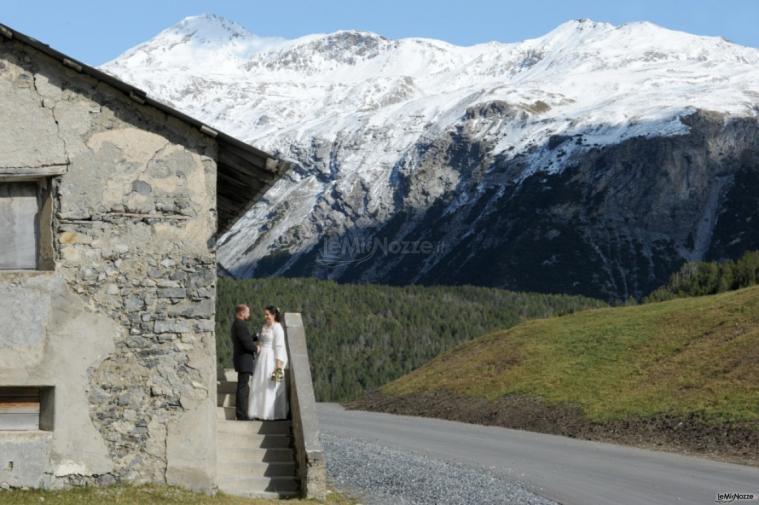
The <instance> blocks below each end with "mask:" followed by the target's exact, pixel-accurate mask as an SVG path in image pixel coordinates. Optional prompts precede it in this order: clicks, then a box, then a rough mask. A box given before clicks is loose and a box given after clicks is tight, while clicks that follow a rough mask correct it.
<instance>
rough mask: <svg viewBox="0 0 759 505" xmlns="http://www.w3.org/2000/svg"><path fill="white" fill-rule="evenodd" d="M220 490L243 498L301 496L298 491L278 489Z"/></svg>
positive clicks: (268, 498)
mask: <svg viewBox="0 0 759 505" xmlns="http://www.w3.org/2000/svg"><path fill="white" fill-rule="evenodd" d="M220 490H221V492H222V493H224V494H226V495H230V496H240V497H243V498H264V499H267V500H278V499H281V498H284V499H291V498H299V497H300V496H301V494H300V491H279V492H276V493H275V492H269V491H257V492H256V491H250V490H244V489H237V488H229V489H227V490H224V489H221V488H220Z"/></svg>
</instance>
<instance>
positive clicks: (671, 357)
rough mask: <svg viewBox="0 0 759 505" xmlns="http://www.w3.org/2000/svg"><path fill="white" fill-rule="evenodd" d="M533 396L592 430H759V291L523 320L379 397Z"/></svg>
mask: <svg viewBox="0 0 759 505" xmlns="http://www.w3.org/2000/svg"><path fill="white" fill-rule="evenodd" d="M435 390H449V391H454V392H456V393H459V394H462V395H465V396H469V397H477V398H482V399H487V400H495V399H497V398H499V397H503V396H504V395H510V394H515V393H516V394H519V393H522V394H527V395H535V396H538V397H541V398H542V399H544V400H546V401H547V402H548V403H556V404H560V403H565V404H566V403H569V404H573V405H577V406H579V407H580V408H581V411H582V413H583V415H584V416H585V418H586V419H588V420H589V421H600V422H603V421H609V420H617V419H629V418H635V417H648V416H652V415H655V414H661V413H666V414H675V415H683V414H690V413H698V414H700V415H703V416H704V417H705V418H707V419H711V420H713V421H715V422H722V421H749V422H750V423H752V424H753V423H758V424H757V425H756V426H757V428H758V429H759V287H751V288H746V289H742V290H738V291H733V292H729V293H723V294H719V295H715V296H706V297H699V298H683V299H677V300H671V301H667V302H661V303H651V304H644V305H638V306H628V307H618V308H604V309H592V310H587V311H583V312H578V313H574V314H570V315H566V316H562V317H554V318H549V319H540V320H532V321H526V322H523V323H521V324H519V325H518V326H515V327H513V328H511V329H509V330H506V331H503V332H497V333H491V334H488V335H485V336H483V337H481V338H479V339H477V340H474V341H472V342H468V343H464V344H462V345H460V346H458V347H456V348H455V349H453V350H452V351H450V352H448V353H445V354H443V355H441V356H439V357H438V358H436V359H434V360H432V361H431V362H429V363H428V364H427V365H425V366H423V367H422V368H420V369H417V370H416V371H414V372H411V373H410V374H408V375H406V376H404V377H402V378H400V379H398V380H396V381H394V382H391V383H389V384H387V385H386V386H384V387H383V388H381V389H380V393H381V394H382V395H384V396H386V397H388V396H389V397H394V396H395V397H399V396H404V395H409V394H414V393H421V392H429V391H435Z"/></svg>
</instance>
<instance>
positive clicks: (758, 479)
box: [318, 403, 759, 505]
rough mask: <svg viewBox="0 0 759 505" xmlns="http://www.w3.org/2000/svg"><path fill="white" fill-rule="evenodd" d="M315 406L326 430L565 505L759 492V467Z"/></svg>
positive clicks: (645, 503) (688, 500) (702, 499)
mask: <svg viewBox="0 0 759 505" xmlns="http://www.w3.org/2000/svg"><path fill="white" fill-rule="evenodd" d="M318 410H319V418H320V424H321V429H322V431H324V432H327V433H331V434H337V435H340V434H345V435H346V436H350V437H353V438H359V439H364V440H370V441H375V442H379V443H381V444H383V445H387V446H389V447H396V448H403V449H407V450H411V451H415V452H421V453H424V454H427V455H429V456H432V457H437V458H441V459H444V460H448V461H455V462H458V463H463V464H466V465H472V466H480V467H482V466H484V467H488V468H490V469H491V470H494V471H496V472H498V473H503V474H504V476H505V477H506V478H507V479H510V480H512V481H517V482H520V483H522V484H523V485H524V486H525V487H526V488H527V489H529V490H531V491H533V492H534V493H536V494H539V495H542V496H545V497H546V498H551V499H553V500H556V501H558V502H559V503H562V504H564V505H595V504H598V505H617V504H618V505H659V504H661V505H671V504H676V503H682V504H688V505H696V504H713V503H715V501H716V497H717V493H754V494H759V468H756V467H750V466H743V465H735V464H729V463H719V462H716V461H711V460H707V459H701V458H694V457H689V456H682V455H678V454H672V453H666V452H660V451H650V450H644V449H637V448H633V447H626V446H621V445H614V444H606V443H601V442H591V441H586V440H577V439H573V438H568V437H561V436H557V435H546V434H542V433H532V432H528V431H521V430H510V429H506V428H497V427H491V426H477V425H471V424H465V423H457V422H451V421H443V420H439V419H426V418H420V417H409V416H395V415H390V414H379V413H374V412H360V411H347V410H344V409H343V408H342V407H340V406H339V405H337V404H332V403H322V404H319V406H318ZM733 503H736V504H740V503H746V504H747V505H748V504H749V503H757V502H756V501H735V502H733Z"/></svg>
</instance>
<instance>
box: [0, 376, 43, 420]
mask: <svg viewBox="0 0 759 505" xmlns="http://www.w3.org/2000/svg"><path fill="white" fill-rule="evenodd" d="M52 429H53V388H50V387H42V388H38V387H26V386H23V387H0V431H38V430H46V431H50V430H52Z"/></svg>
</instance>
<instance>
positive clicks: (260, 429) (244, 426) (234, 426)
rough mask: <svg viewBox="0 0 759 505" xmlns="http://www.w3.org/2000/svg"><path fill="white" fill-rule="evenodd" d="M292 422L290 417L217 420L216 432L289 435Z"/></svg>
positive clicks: (245, 434)
mask: <svg viewBox="0 0 759 505" xmlns="http://www.w3.org/2000/svg"><path fill="white" fill-rule="evenodd" d="M291 426H292V422H291V421H290V420H289V419H283V420H281V421H231V420H229V421H228V420H223V421H222V420H218V421H216V432H217V433H219V434H221V433H231V434H234V435H242V436H248V435H256V434H261V435H289V434H290V433H291V431H290V428H291Z"/></svg>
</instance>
